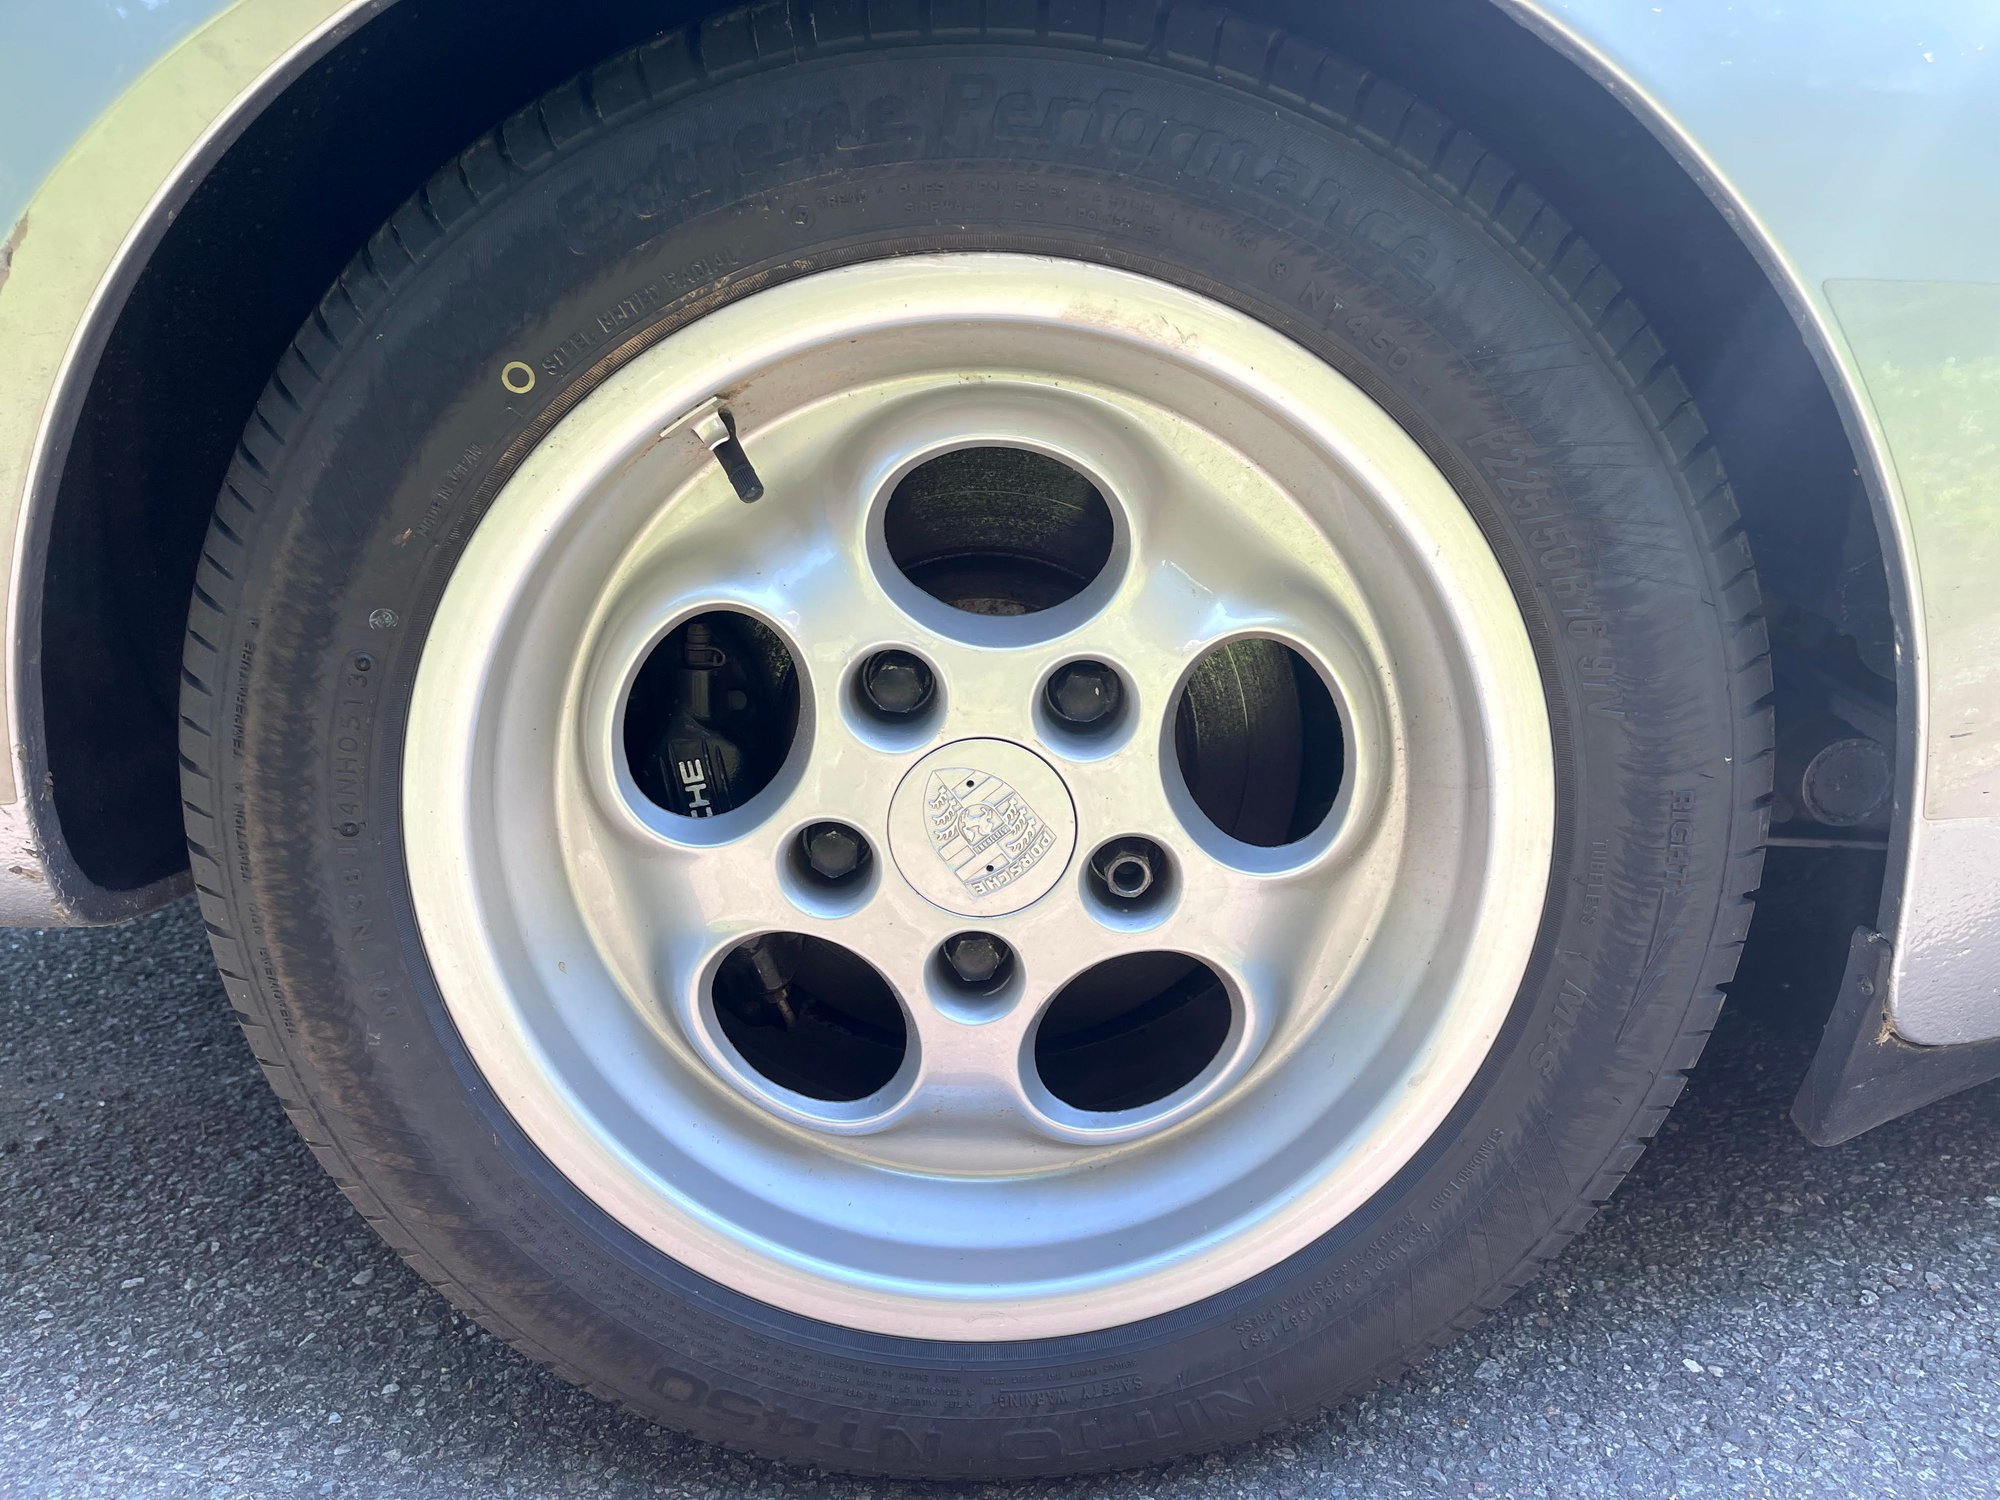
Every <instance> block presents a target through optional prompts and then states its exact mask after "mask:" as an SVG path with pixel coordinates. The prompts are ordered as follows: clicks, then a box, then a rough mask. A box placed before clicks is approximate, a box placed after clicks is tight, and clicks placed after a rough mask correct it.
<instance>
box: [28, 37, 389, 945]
mask: <svg viewBox="0 0 2000 1500" xmlns="http://www.w3.org/2000/svg"><path fill="white" fill-rule="evenodd" d="M391 3H393V0H238V3H233V4H232V3H224V4H221V5H219V6H216V5H211V7H210V8H211V10H212V11H213V12H214V13H213V14H211V15H210V16H209V17H208V18H207V19H206V20H205V21H204V22H202V23H201V24H199V25H197V26H195V27H194V28H192V29H191V30H190V31H189V32H188V33H187V34H186V35H184V36H182V37H180V38H178V39H176V40H175V41H174V42H173V43H172V44H171V45H169V46H168V47H167V48H165V49H164V50H163V51H162V52H161V53H160V54H159V55H158V56H157V57H155V58H153V59H151V61H150V64H149V65H148V66H147V67H146V68H145V70H144V71H143V73H141V75H140V76H139V77H138V78H137V79H136V81H134V82H133V83H131V84H130V85H129V86H128V87H126V88H125V89H123V91H122V92H120V93H119V94H118V95H117V97H116V98H115V99H113V101H112V102H111V103H110V105H108V106H107V107H106V108H105V109H104V110H103V111H102V112H101V113H99V114H98V115H97V116H96V117H95V118H94V119H93V120H91V121H89V122H88V124H87V126H86V128H85V129H84V130H83V131H82V133H81V134H80V136H79V137H78V138H77V140H76V141H75V142H74V144H73V145H71V147H70V148H69V150H68V151H67V153H66V154H65V155H64V156H63V157H62V158H61V160H60V161H58V162H57V163H56V165H55V166H54V167H53V168H52V169H50V170H49V171H48V173H47V174H46V175H45V176H43V177H42V178H41V180H40V181H39V182H37V183H36V184H34V191H33V194H32V196H31V197H30V198H29V200H28V201H27V203H26V204H25V205H24V206H23V207H22V208H21V210H20V215H19V217H18V218H17V219H16V220H15V221H14V223H13V225H12V226H11V228H10V232H9V234H8V237H7V239H6V241H5V250H4V252H0V347H5V348H7V349H8V350H9V351H10V353H12V355H13V356H14V359H15V361H16V365H15V368H14V370H13V371H12V372H11V373H10V378H9V380H8V382H7V384H6V386H5V387H4V388H0V570H4V576H5V578H6V589H7V597H6V612H5V616H4V619H0V734H4V743H5V745H6V747H7V752H8V753H7V755H6V756H5V757H4V759H0V926H6V925H13V926H29V925H40V924H49V925H86V924H92V923H104V922H115V921H120V920H123V919H125V918H128V917H132V916H137V915H140V914H142V913H144V912H146V911H150V910H152V909H154V908H156V907H158V906H160V905H162V904H163V903H164V902H166V901H168V900H170V899H172V898H173V897H175V896H177V895H179V894H181V893H182V892H183V891H185V890H186V889H187V888H188V882H187V877H186V875H185V874H184V873H183V874H180V875H175V876H171V877H168V878H166V879H163V880H156V881H153V882H150V883H148V884H146V885H143V886H140V887H138V888H136V889H130V890H113V889H107V888H105V887H103V886H100V885H98V884H97V883H96V882H95V881H93V880H91V879H90V877H89V876H87V875H86V874H85V873H84V872H83V870H81V869H80V868H79V867H78V865H77V863H76V861H75V859H74V858H73V857H72V855H71V851H70V849H69V846H68V844H67V842H66V841H65V839H64V837H63V833H62V828H61V824H60V822H59V820H58V819H57V816H56V811H55V802H54V795H53V790H52V780H51V778H52V775H53V771H52V768H51V767H50V765H49V763H48V745H47V742H46V738H45V735H44V732H43V721H42V714H41V701H42V681H41V615H42V604H43V582H44V578H45V576H46V572H47V565H48V556H49V546H50V526H51V520H52V513H53V511H54V508H55V496H56V490H57V486H58V481H59V479H60V475H61V471H62V466H63V462H64V460H65V458H66V457H67V454H68V449H69V443H70V438H71V436H72V434H73V432H74V430H75V423H76V420H77V417H78V414H79V412H80V410H81V408H82V405H83V397H84V395H85V393H86V392H87V391H88V389H89V387H90V383H91V380H92V378H93V377H94V375H95V373H96V367H97V361H98V358H99V356H100V355H101V354H102V352H103V350H104V347H105V344H106V342H107V341H108V339H109V337H110V333H111V330H112V328H113V327H114V326H115V324H116V322H117V320H118V317H119V315H120V313H121V312H122V311H123V308H124V305H125V302H126V299H127V297H128V296H129V294H130V292H131V289H132V287H133V285H134V284H135V282H136V281H137V280H138V277H139V275H140V273H141V272H142V271H143V270H144V269H145V265H146V262H147V259H148V257H149V256H150V255H151V253H152V251H153V250H154V249H155V248H156V247H157V246H158V244H159V242H160V239H161V237H162V236H163V235H164V234H165V233H166V230H167V228H168V226H169V225H170V224H171V223H172V222H173V219H174V217H175V215H176V214H177V213H178V211H179V210H180V208H181V206H182V205H183V204H184V203H186V201H187V199H188V197H189V195H190V194H191V193H192V192H193V191H194V189H195V188H196V187H197V186H198V185H199V184H200V182H201V181H202V179H203V178H204V177H205V176H206V175H207V174H208V172H209V171H210V169H212V168H213V166H214V165H215V163H216V162H217V161H219V160H220V159H221V158H222V156H223V155H224V153H226V152H227V151H228V149H229V147H230V145H231V144H232V143H233V142H234V141H235V140H236V139H237V137H238V136H240V135H241V134H242V132H243V130H244V129H245V128H246V127H247V126H248V125H249V124H250V122H251V121H252V120H254V119H255V118H256V117H257V116H258V115H259V114H261V113H262V112H263V111H264V110H265V109H267V108H268V107H269V106H270V105H271V104H272V103H273V102H275V101H276V100H277V99H278V98H279V97H280V96H281V95H282V94H283V92H284V90H285V88H286V86H287V85H288V84H289V83H291V82H292V81H293V80H294V79H296V78H297V77H298V76H299V75H300V74H301V73H303V72H304V71H305V70H306V68H308V67H309V66H310V65H311V64H312V63H313V62H314V61H315V60H317V59H318V58H319V57H321V56H322V55H324V54H325V53H326V52H327V51H329V50H331V49H332V48H333V47H334V46H335V45H336V44H337V43H338V42H339V41H341V40H342V39H343V38H344V37H346V36H347V35H348V34H350V33H351V32H352V31H354V30H355V29H356V28H357V27H359V26H361V25H362V24H363V23H365V22H366V21H367V20H368V19H369V18H370V17H371V16H373V15H374V14H375V13H377V12H379V11H381V10H382V9H384V8H386V7H387V6H388V5H389V4H391ZM100 24H102V23H100ZM122 62H123V60H122V59H117V60H112V61H110V62H107V64H106V66H107V68H108V69H109V68H115V67H118V66H120V65H122ZM16 164H17V163H16V162H9V161H7V160H5V159H4V157H0V169H5V168H8V167H12V166H15V165H16Z"/></svg>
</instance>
